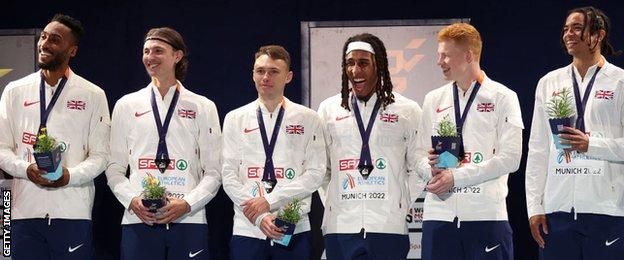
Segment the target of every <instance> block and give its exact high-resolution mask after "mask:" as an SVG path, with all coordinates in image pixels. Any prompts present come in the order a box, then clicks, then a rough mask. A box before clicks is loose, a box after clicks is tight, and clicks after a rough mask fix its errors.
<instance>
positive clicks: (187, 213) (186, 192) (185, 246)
mask: <svg viewBox="0 0 624 260" xmlns="http://www.w3.org/2000/svg"><path fill="white" fill-rule="evenodd" d="M186 54H187V51H186V45H185V44H184V41H183V39H182V36H181V35H180V34H179V33H177V32H176V31H175V30H173V29H171V28H167V27H163V28H154V29H151V30H150V31H149V32H148V33H147V35H146V37H145V43H144V49H143V64H144V65H145V68H146V70H147V72H148V74H149V75H150V76H151V77H152V82H151V83H150V84H149V85H148V86H147V87H145V88H143V89H140V90H139V91H137V92H134V93H131V94H128V95H125V96H124V97H122V98H121V99H119V100H118V101H117V103H116V104H115V108H114V110H113V121H112V126H111V138H110V149H111V156H110V164H109V166H108V169H107V170H106V176H107V178H108V185H109V186H110V188H111V190H112V191H113V193H114V194H115V196H116V197H117V199H118V200H119V202H121V204H122V205H123V206H124V208H126V209H127V210H126V211H125V212H124V216H123V219H122V241H121V255H122V259H148V258H149V259H165V258H167V259H183V258H187V257H188V258H193V259H209V252H208V227H207V224H206V212H205V209H204V206H205V205H206V204H207V203H208V202H209V201H210V200H211V199H212V198H213V197H214V196H215V195H216V193H217V191H218V189H219V186H220V183H221V182H220V174H219V168H220V155H221V131H220V126H219V116H218V114H217V108H216V106H215V104H214V103H213V102H212V101H210V100H208V99H207V98H205V97H203V96H200V95H198V94H195V93H193V92H191V91H190V90H188V89H186V88H185V87H184V86H183V85H182V83H181V82H180V80H182V79H183V78H184V75H185V73H186V71H185V70H184V68H185V66H186V63H187V60H186ZM167 121H169V123H168V124H167ZM163 137H164V138H163ZM165 148H166V149H165ZM161 158H168V159H169V160H170V162H169V164H166V163H165V164H164V165H166V167H163V168H162V169H161V168H159V166H158V161H156V159H161ZM128 167H129V168H130V175H129V177H126V176H125V175H126V170H127V168H128ZM148 174H149V175H151V176H153V177H155V178H157V179H158V180H159V183H160V184H161V185H163V186H164V187H165V188H166V196H167V198H166V200H167V203H166V205H164V206H163V207H162V208H160V209H158V212H157V213H153V212H149V211H148V208H147V207H145V206H144V205H142V203H141V200H142V194H141V193H142V192H143V190H144V187H145V185H146V178H147V177H148Z"/></svg>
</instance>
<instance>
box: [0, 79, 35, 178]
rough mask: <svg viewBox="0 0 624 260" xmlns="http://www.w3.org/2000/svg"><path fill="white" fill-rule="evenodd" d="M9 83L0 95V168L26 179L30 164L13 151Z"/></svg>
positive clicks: (10, 90) (11, 101)
mask: <svg viewBox="0 0 624 260" xmlns="http://www.w3.org/2000/svg"><path fill="white" fill-rule="evenodd" d="M12 92H13V91H12V89H11V84H9V85H7V86H6V88H5V90H4V92H3V93H2V97H0V168H2V170H4V171H5V172H6V173H8V174H10V175H12V176H13V177H15V178H23V179H27V178H28V176H27V174H26V169H27V168H28V166H29V165H30V164H31V163H29V162H27V161H24V160H22V159H21V158H19V157H18V156H17V155H16V154H15V152H14V147H15V135H16V134H18V133H14V132H13V128H14V126H13V122H12V118H10V117H9V116H15V115H17V114H16V112H14V111H13V108H12V106H13V100H11V99H12V96H11V93H12Z"/></svg>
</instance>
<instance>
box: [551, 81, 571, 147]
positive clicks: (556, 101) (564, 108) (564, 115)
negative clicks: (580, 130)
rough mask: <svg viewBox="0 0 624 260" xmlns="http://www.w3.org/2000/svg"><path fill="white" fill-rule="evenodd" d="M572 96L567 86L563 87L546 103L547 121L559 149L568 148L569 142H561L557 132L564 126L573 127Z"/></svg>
mask: <svg viewBox="0 0 624 260" xmlns="http://www.w3.org/2000/svg"><path fill="white" fill-rule="evenodd" d="M573 104H574V96H573V95H572V92H571V91H570V89H569V88H563V89H562V90H561V91H559V92H558V93H554V94H553V96H552V97H551V98H550V100H548V103H546V113H548V117H549V119H548V123H549V124H550V131H551V133H552V136H553V140H554V142H555V147H556V148H557V149H559V150H562V149H564V148H570V147H571V146H570V145H569V144H561V143H560V140H559V134H560V133H561V131H562V130H563V127H564V126H567V127H573V123H574V119H573V118H574V114H575V109H574V105H573Z"/></svg>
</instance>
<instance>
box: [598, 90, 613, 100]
mask: <svg viewBox="0 0 624 260" xmlns="http://www.w3.org/2000/svg"><path fill="white" fill-rule="evenodd" d="M613 95H614V93H613V91H611V90H596V94H595V95H594V97H595V98H596V99H609V100H611V99H613Z"/></svg>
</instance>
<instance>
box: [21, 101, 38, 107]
mask: <svg viewBox="0 0 624 260" xmlns="http://www.w3.org/2000/svg"><path fill="white" fill-rule="evenodd" d="M37 103H39V101H34V102H28V101H24V106H25V107H28V106H32V105H34V104H37Z"/></svg>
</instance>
